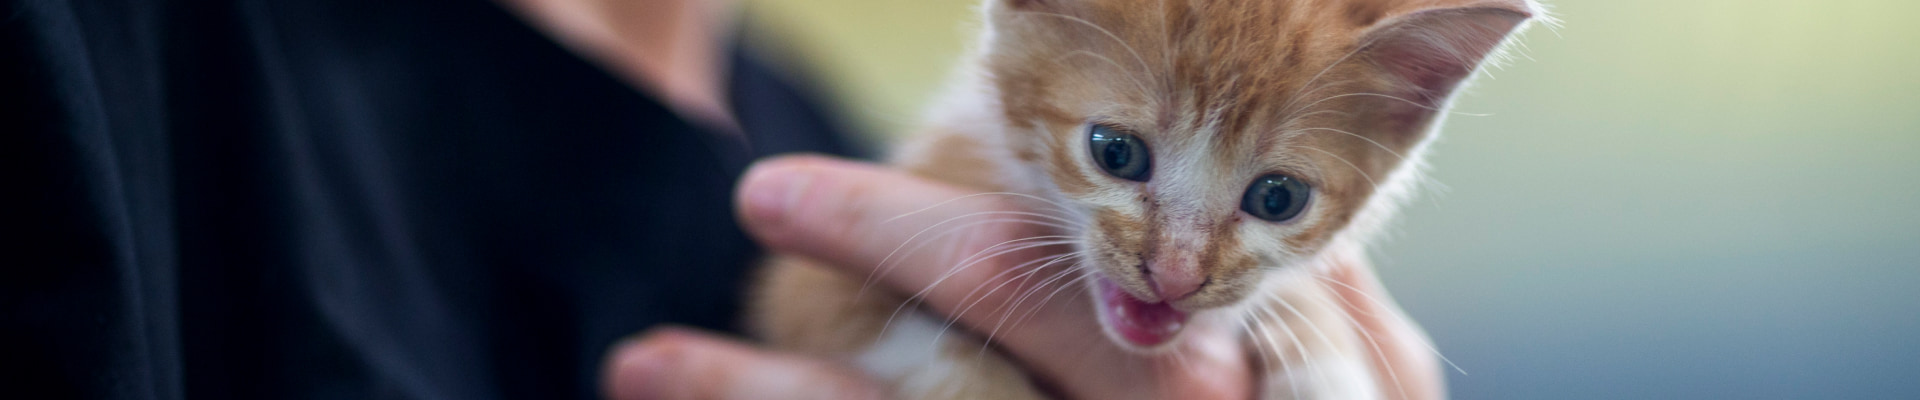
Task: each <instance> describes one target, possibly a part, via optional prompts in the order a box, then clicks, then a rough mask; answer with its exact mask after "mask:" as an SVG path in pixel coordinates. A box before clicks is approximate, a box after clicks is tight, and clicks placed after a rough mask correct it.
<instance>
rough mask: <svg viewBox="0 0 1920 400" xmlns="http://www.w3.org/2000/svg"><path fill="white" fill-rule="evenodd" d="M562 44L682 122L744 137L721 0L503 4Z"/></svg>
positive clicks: (726, 7) (506, 0)
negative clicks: (730, 80) (731, 86)
mask: <svg viewBox="0 0 1920 400" xmlns="http://www.w3.org/2000/svg"><path fill="white" fill-rule="evenodd" d="M501 1H502V2H503V4H504V5H506V6H507V7H508V8H509V9H512V10H514V11H516V12H518V13H519V14H520V16H521V17H522V18H525V19H527V20H528V22H529V23H530V24H532V25H533V26H534V27H536V28H538V29H540V30H541V31H543V32H545V33H546V34H547V35H548V36H551V37H553V39H554V40H555V41H557V42H560V43H561V44H562V45H564V46H566V47H567V48H568V49H570V50H573V51H574V52H575V53H578V54H580V55H581V56H582V57H584V58H586V59H588V60H591V61H593V62H595V63H598V64H599V65H600V66H601V67H602V68H605V69H607V70H608V71H612V72H613V73H614V74H615V75H617V76H619V77H620V78H621V79H624V80H626V81H627V83H628V84H631V85H634V86H635V87H637V88H639V89H640V90H642V91H645V92H647V93H648V94H649V95H652V96H653V97H654V98H655V99H659V100H660V101H661V102H662V103H664V104H666V105H667V106H668V107H670V108H672V109H673V110H674V111H675V112H676V113H678V114H679V115H680V116H681V117H682V118H685V119H687V120H690V121H693V122H694V123H697V124H701V125H705V126H707V127H709V128H714V129H718V130H722V131H725V132H736V131H737V130H738V126H737V123H736V122H735V121H734V118H733V113H732V110H731V108H730V107H728V105H727V98H726V86H725V78H726V76H727V71H726V66H727V63H726V57H727V53H726V48H727V47H726V45H725V43H726V40H727V39H728V37H727V32H729V30H728V29H729V28H730V27H731V26H732V21H731V20H730V18H731V17H732V15H733V14H734V13H733V9H732V8H731V5H730V4H728V2H726V1H719V0H638V1H636V0H501Z"/></svg>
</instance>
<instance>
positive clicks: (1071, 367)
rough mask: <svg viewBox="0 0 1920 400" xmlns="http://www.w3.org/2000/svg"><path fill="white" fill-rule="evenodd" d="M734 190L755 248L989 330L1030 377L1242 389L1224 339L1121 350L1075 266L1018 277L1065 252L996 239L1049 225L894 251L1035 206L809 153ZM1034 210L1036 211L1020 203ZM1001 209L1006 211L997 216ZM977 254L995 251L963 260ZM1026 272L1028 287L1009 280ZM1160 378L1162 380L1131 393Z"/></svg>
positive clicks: (1124, 390)
mask: <svg viewBox="0 0 1920 400" xmlns="http://www.w3.org/2000/svg"><path fill="white" fill-rule="evenodd" d="M737 195H738V202H739V204H740V207H741V210H740V213H741V221H742V224H743V225H744V226H745V227H746V228H747V230H748V231H749V232H750V233H752V234H753V235H754V236H755V237H756V238H757V239H759V240H760V241H761V243H762V244H765V245H766V246H768V247H769V248H771V249H773V250H774V251H778V252H784V253H790V254H797V255H802V256H806V257H808V258H812V259H815V260H820V261H824V262H825V263H824V264H826V265H829V266H832V267H835V268H839V269H840V270H842V271H843V272H845V273H847V274H849V275H851V276H856V277H870V276H872V277H877V279H878V280H879V282H880V283H882V284H884V285H886V286H887V287H890V288H892V289H893V290H896V291H899V292H903V293H907V294H918V295H921V297H922V298H923V299H924V300H925V303H926V305H927V306H928V307H929V308H930V309H932V310H933V311H935V312H938V313H941V314H943V315H945V316H947V317H948V318H951V319H955V320H958V321H960V322H961V323H963V324H965V325H966V326H968V327H970V328H972V329H973V330H974V331H976V332H981V333H986V334H988V335H991V336H992V339H993V341H994V342H996V343H999V344H1001V345H1002V347H1003V348H1005V349H1007V350H1008V351H1009V352H1010V353H1012V354H1013V355H1014V356H1015V357H1017V358H1020V359H1022V360H1023V361H1025V362H1026V363H1027V364H1028V366H1029V367H1031V368H1032V372H1035V373H1038V374H1039V375H1041V376H1042V377H1043V378H1046V379H1049V380H1054V381H1056V382H1058V383H1059V384H1060V386H1062V388H1063V389H1064V390H1065V391H1067V392H1069V394H1070V395H1073V396H1072V397H1082V398H1132V397H1141V396H1142V395H1143V393H1157V392H1168V393H1192V392H1190V391H1187V389H1188V388H1180V387H1184V386H1206V387H1207V388H1202V389H1218V390H1224V391H1227V392H1233V391H1235V390H1241V391H1244V390H1245V389H1244V387H1243V385H1237V384H1235V383H1236V382H1237V383H1242V384H1243V383H1244V382H1246V376H1245V371H1244V370H1245V360H1244V359H1242V358H1240V353H1239V352H1237V351H1232V350H1231V349H1232V348H1235V346H1234V345H1231V344H1229V345H1224V346H1212V347H1213V348H1216V349H1219V348H1225V349H1229V350H1227V351H1212V352H1190V353H1188V354H1186V355H1184V356H1183V359H1181V360H1178V361H1175V360H1173V358H1174V357H1172V356H1169V355H1167V354H1165V353H1163V354H1161V355H1156V356H1143V355H1135V354H1130V353H1127V352H1125V351H1123V350H1121V349H1119V348H1118V347H1117V346H1115V345H1113V344H1112V343H1111V342H1109V341H1107V340H1101V339H1098V338H1100V337H1101V336H1102V335H1103V333H1101V332H1100V331H1099V330H1100V328H1099V324H1098V322H1097V321H1095V320H1094V313H1093V312H1092V309H1091V307H1089V305H1088V304H1087V302H1088V299H1087V297H1086V296H1085V295H1084V294H1083V293H1081V292H1079V291H1078V290H1077V288H1075V287H1072V286H1071V285H1078V284H1079V283H1076V282H1071V279H1074V278H1077V275H1072V274H1077V272H1066V273H1064V274H1063V275H1051V276H1040V277H1038V278H1033V275H1023V274H1024V273H1025V272H1027V271H1023V270H1022V269H1023V268H1034V266H1036V265H1041V263H1031V262H1032V261H1034V260H1039V259H1041V257H1046V256H1051V255H1055V254H1057V253H1054V252H1064V251H1066V249H1064V248H1048V247H1034V248H1030V249H1026V250H1024V251H1014V252H1010V253H1005V254H999V253H1000V251H1003V250H1005V249H1010V248H1013V249H1017V248H1019V247H1008V246H1003V245H1002V244H1004V243H1009V242H1010V241H1015V240H1021V239H1025V238H1033V237H1040V236H1047V235H1052V233H1050V232H1052V231H1051V230H1050V229H1053V228H1050V227H1049V226H1048V225H1046V224H1038V223H1029V222H998V223H986V224H979V225H971V226H969V227H968V228H967V230H966V232H965V233H964V234H961V235H958V236H954V237H950V238H944V239H941V240H939V241H937V242H936V244H937V245H938V247H939V248H937V249H933V250H927V251H918V252H911V251H905V252H896V251H895V250H896V249H901V248H903V247H904V246H903V245H907V244H908V242H910V241H916V240H929V239H927V237H926V236H925V235H924V234H923V233H924V232H937V231H940V230H941V229H943V228H940V227H937V225H940V224H942V223H943V222H946V223H950V224H951V222H952V221H956V220H964V219H968V218H978V216H993V215H1016V216H1026V217H1033V215H1032V214H1018V213H1022V212H1027V213H1031V211H1026V210H1027V208H1022V207H1017V206H1018V205H1027V204H1040V203H1038V202H1026V201H1024V200H1019V199H1020V198H1017V197H1009V196H974V195H975V192H973V191H969V190H965V189H961V188H957V187H953V186H948V185H943V184H939V183H935V182H932V181H929V180H925V179H920V178H917V177H914V176H911V175H908V174H905V173H902V172H898V171H895V170H891V169H886V168H882V167H878V166H873V165H869V164H862V163H855V162H848V161H840V160H834V159H829V158H823V157H809V156H801V157H788V158H780V159H772V160H768V161H763V162H761V163H759V164H756V165H755V166H754V167H753V168H752V169H751V170H750V171H749V172H748V173H747V175H746V177H745V178H744V179H743V180H742V182H741V185H740V188H739V192H738V193H737ZM969 196H972V197H969ZM955 199H965V200H966V201H952V200H955ZM1041 207H1045V206H1044V205H1043V206H1040V207H1030V208H1041ZM1009 212H1011V213H1015V214H997V213H1009ZM1033 218H1038V217H1033ZM989 219H993V218H989ZM930 227H931V230H930ZM1063 247H1064V246H1063ZM976 254H987V255H993V254H999V255H998V256H997V257H988V258H973V259H971V260H967V261H965V262H963V260H966V259H968V257H969V256H972V255H976ZM883 261H885V263H883ZM1039 274H1051V273H1050V272H1039ZM1052 276H1059V277H1063V278H1065V280H1058V281H1054V284H1053V286H1057V287H1052V288H1049V287H1044V286H1042V287H1037V288H1036V287H1030V286H1029V285H1032V284H1035V283H1038V282H1039V281H1043V280H1044V279H1046V278H1050V277H1052ZM1028 278H1033V279H1030V281H1032V282H1020V281H1021V280H1029V279H1028ZM981 288H1000V289H992V290H980V289H981ZM1060 289H1066V290H1064V293H1063V292H1062V291H1059V290H1060ZM1050 296H1052V297H1050ZM1043 303H1044V304H1043ZM1009 320H1011V321H1009ZM1090 338H1092V339H1093V340H1089V339H1090ZM1220 339H1224V338H1220ZM1225 341H1228V342H1230V340H1225ZM1167 366H1179V368H1174V367H1167ZM1188 367H1191V368H1188ZM1166 375H1180V376H1171V377H1169V376H1166ZM1222 382H1227V383H1222ZM1162 384H1166V385H1171V386H1165V387H1159V388H1155V389H1153V390H1145V391H1143V390H1136V389H1139V388H1140V387H1141V386H1142V385H1162ZM1229 396H1232V397H1239V396H1233V395H1229Z"/></svg>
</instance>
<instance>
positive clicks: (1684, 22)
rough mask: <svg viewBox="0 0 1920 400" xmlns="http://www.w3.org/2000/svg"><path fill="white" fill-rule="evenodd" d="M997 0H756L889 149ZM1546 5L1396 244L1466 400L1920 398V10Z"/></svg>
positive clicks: (1437, 154)
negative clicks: (977, 8)
mask: <svg viewBox="0 0 1920 400" xmlns="http://www.w3.org/2000/svg"><path fill="white" fill-rule="evenodd" d="M974 2H975V0H915V1H900V0H752V1H749V2H748V4H749V6H748V10H749V15H750V18H751V19H752V21H753V22H754V23H755V24H756V25H757V26H759V27H760V28H759V29H760V30H759V31H758V33H756V35H760V36H766V38H764V39H767V40H772V41H778V42H781V43H784V44H788V45H791V46H790V47H788V48H787V50H786V51H785V52H786V53H788V54H792V55H795V56H797V57H799V58H801V59H802V61H803V63H804V64H806V65H809V66H811V68H812V69H813V71H811V72H814V73H816V74H817V75H819V76H820V77H822V78H824V79H825V82H824V83H823V84H820V85H819V86H820V87H822V88H824V89H826V90H827V91H829V92H831V93H833V94H834V95H836V96H837V97H838V98H837V100H839V101H840V103H841V104H842V105H844V106H845V109H846V110H848V117H850V118H851V119H853V120H855V121H856V122H858V123H859V124H860V125H861V126H863V127H864V128H866V129H867V130H868V131H869V132H876V134H874V135H873V137H871V138H870V139H871V140H873V141H875V142H877V143H884V142H887V141H890V140H893V139H895V138H896V137H897V135H898V134H900V133H904V132H907V127H909V126H911V125H912V124H913V122H914V119H915V116H916V115H918V110H919V109H920V107H921V106H922V105H923V104H924V103H925V102H926V101H927V99H928V98H929V96H930V95H931V94H932V92H933V90H935V89H936V88H938V87H939V85H940V84H941V82H942V80H943V79H944V76H945V74H946V72H947V69H948V68H949V67H950V66H951V65H952V64H953V63H954V62H955V61H956V60H957V59H958V57H959V55H960V52H961V51H962V50H963V47H964V46H965V45H966V44H967V43H969V42H970V37H971V33H972V31H973V30H974V27H976V26H977V24H976V21H975V20H974V14H973V11H972V7H973V3H974ZM1549 3H1550V5H1551V6H1552V8H1553V10H1554V13H1555V14H1556V15H1557V16H1558V17H1559V18H1560V19H1561V20H1562V21H1563V22H1564V24H1563V26H1562V27H1561V28H1559V29H1554V30H1549V29H1535V30H1533V31H1531V32H1530V33H1528V34H1527V35H1526V36H1525V44H1526V47H1527V50H1526V51H1524V52H1523V53H1521V54H1522V55H1523V56H1524V57H1521V58H1519V59H1516V60H1515V61H1514V62H1512V63H1510V64H1509V65H1508V66H1506V67H1505V68H1503V69H1501V70H1498V71H1494V72H1493V73H1492V75H1491V76H1490V77H1483V78H1482V79H1480V80H1479V81H1478V84H1477V85H1476V86H1474V87H1473V88H1472V89H1471V90H1470V91H1469V92H1466V93H1465V94H1464V95H1463V96H1461V97H1460V98H1459V102H1458V103H1457V107H1456V110H1457V111H1460V112H1464V113H1477V114H1489V115H1488V116H1478V117H1474V116H1456V117H1454V118H1453V119H1452V120H1451V121H1450V123H1449V125H1448V127H1447V129H1446V133H1445V134H1444V135H1443V136H1442V140H1441V142H1439V144H1438V145H1437V146H1435V147H1434V148H1433V154H1432V157H1431V158H1430V160H1431V161H1432V164H1433V166H1434V168H1433V174H1432V176H1433V177H1434V178H1435V179H1436V180H1438V182H1439V183H1440V184H1441V185H1444V187H1443V188H1440V190H1434V191H1429V192H1428V194H1427V196H1425V197H1423V198H1422V199H1421V201H1419V202H1418V203H1416V204H1415V205H1414V206H1412V207H1410V208H1409V209H1408V210H1407V212H1406V213H1405V215H1404V217H1403V218H1402V219H1401V221H1400V225H1399V229H1397V231H1396V234H1395V235H1394V236H1395V237H1394V239H1393V240H1392V241H1390V242H1388V243H1385V244H1384V245H1382V246H1380V251H1379V252H1378V258H1377V261H1378V266H1379V269H1380V273H1381V275H1382V279H1384V280H1385V281H1386V284H1387V286H1388V287H1389V288H1390V289H1391V290H1392V291H1393V293H1394V295H1395V296H1396V297H1397V298H1398V299H1399V301H1400V303H1401V304H1402V305H1403V306H1404V307H1405V308H1406V309H1407V311H1408V312H1409V313H1411V314H1412V315H1413V317H1414V318H1415V319H1417V320H1419V321H1420V322H1421V323H1422V324H1423V325H1425V327H1426V328H1427V329H1428V330H1429V332H1430V333H1431V334H1432V335H1433V338H1434V340H1435V341H1436V342H1437V343H1438V345H1439V347H1440V349H1441V350H1442V351H1443V352H1444V353H1445V354H1446V356H1447V357H1449V358H1450V359H1452V360H1453V361H1454V362H1455V363H1457V364H1459V366H1460V367H1461V368H1462V369H1464V370H1465V371H1466V373H1467V374H1466V375H1462V374H1460V373H1458V372H1449V380H1450V384H1451V389H1452V392H1453V394H1454V396H1455V397H1456V398H1461V399H1652V398H1741V399H1767V398H1803V399H1811V398H1819V399H1916V398H1920V202H1916V201H1915V200H1916V199H1920V23H1916V22H1914V18H1915V16H1920V2H1914V1H1859V0H1842V1H1807V0H1797V1H1783V0H1690V1H1667V0H1555V1H1550V2H1549ZM775 36H777V37H775ZM767 40H761V41H759V42H765V41H767Z"/></svg>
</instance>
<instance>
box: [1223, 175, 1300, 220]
mask: <svg viewBox="0 0 1920 400" xmlns="http://www.w3.org/2000/svg"><path fill="white" fill-rule="evenodd" d="M1309 190H1311V189H1309V188H1308V187H1307V183H1306V182H1301V181H1300V180H1299V179H1294V178H1293V177H1289V176H1286V175H1267V176H1262V177H1260V178H1259V179H1254V180H1253V184H1252V185H1248V186H1247V195H1246V197H1244V198H1242V199H1241V200H1240V209H1241V210H1246V211H1247V213H1248V214H1253V216H1255V217H1260V219H1264V220H1268V221H1273V222H1280V221H1286V220H1290V219H1293V217H1294V216H1296V215H1300V210H1301V209H1305V208H1307V193H1308V191H1309Z"/></svg>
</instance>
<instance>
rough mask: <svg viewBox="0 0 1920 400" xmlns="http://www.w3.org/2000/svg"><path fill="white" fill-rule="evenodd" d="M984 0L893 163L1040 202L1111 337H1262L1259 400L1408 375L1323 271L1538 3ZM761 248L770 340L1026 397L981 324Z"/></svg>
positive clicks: (1381, 393) (1170, 340)
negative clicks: (936, 97) (1396, 368)
mask: <svg viewBox="0 0 1920 400" xmlns="http://www.w3.org/2000/svg"><path fill="white" fill-rule="evenodd" d="M983 8H984V15H985V20H986V25H987V26H986V27H985V29H984V32H983V34H982V37H981V42H980V46H979V47H980V48H979V49H977V50H978V51H977V54H975V55H974V57H972V58H971V59H969V60H968V63H967V64H966V65H965V67H964V68H963V70H962V71H963V74H962V75H961V76H962V79H961V80H960V82H958V84H957V85H955V87H954V90H952V91H950V92H949V93H947V95H946V97H944V98H942V101H939V102H936V103H937V104H938V108H936V109H935V110H934V115H935V118H933V119H932V121H931V122H932V126H931V128H930V129H928V130H927V131H926V132H925V133H924V134H923V135H921V136H919V137H918V138H917V139H916V141H915V142H914V143H913V144H912V145H910V146H908V147H907V150H906V151H904V152H901V153H900V154H898V155H897V157H896V159H897V162H896V164H898V165H899V166H901V167H903V168H906V169H908V170H910V171H913V172H915V173H917V174H920V175H923V176H927V177H931V178H934V179H940V180H943V181H947V182H951V183H954V184H959V185H965V186H969V187H972V188H976V189H979V190H981V191H985V192H1001V193H1014V194H1018V195H1024V196H1033V197H1034V198H1038V199H1043V200H1044V201H1045V202H1047V203H1051V204H1049V205H1048V206H1049V207H1048V208H1046V209H1047V210H1048V212H1049V214H1047V216H1048V218H1040V219H1039V220H1040V221H1042V222H1045V221H1049V220H1050V221H1055V222H1045V223H1049V224H1053V225H1057V226H1058V228H1059V232H1055V234H1057V235H1061V237H1065V238H1068V239H1065V240H1063V241H1065V242H1068V243H1069V246H1070V247H1071V254H1070V255H1069V257H1071V258H1072V259H1074V260H1076V261H1075V262H1064V261H1061V260H1063V259H1064V258H1055V259H1050V261H1049V262H1045V263H1038V262H1036V263H1028V264H1026V266H1029V267H1030V268H1065V269H1066V270H1069V271H1070V274H1071V276H1072V278H1068V279H1066V280H1063V281H1061V282H1065V283H1063V284H1065V285H1072V286H1073V288H1076V289H1084V290H1085V292H1086V293H1087V294H1088V295H1090V296H1092V297H1093V299H1094V301H1093V303H1092V304H1094V305H1095V307H1094V309H1092V310H1087V312H1090V313H1096V314H1097V317H1098V318H1097V319H1098V320H1099V321H1100V323H1101V324H1102V327H1103V328H1104V330H1105V332H1106V333H1107V336H1108V338H1109V339H1110V340H1112V341H1113V342H1114V343H1116V344H1118V345H1119V346H1121V347H1123V348H1128V349H1134V350H1137V351H1141V352H1157V351H1179V346H1178V344H1179V343H1180V341H1181V335H1180V334H1181V333H1182V332H1183V331H1186V330H1190V329H1192V328H1193V327H1195V326H1198V325H1203V324H1222V325H1224V326H1225V327H1226V328H1225V329H1222V331H1231V332H1241V333H1242V334H1244V335H1245V338H1244V340H1245V343H1246V348H1248V349H1251V351H1255V352H1257V354H1254V355H1250V356H1249V357H1248V358H1249V359H1250V360H1255V362H1257V363H1258V366H1259V367H1260V368H1262V370H1261V371H1262V372H1261V375H1260V376H1261V379H1262V382H1261V387H1260V388H1261V391H1260V393H1261V396H1263V397H1266V398H1322V399H1369V398H1383V397H1402V396H1404V393H1401V392H1397V391H1396V390H1395V388H1394V385H1393V384H1388V383H1385V382H1389V381H1393V380H1394V379H1391V378H1390V377H1387V376H1381V375H1380V373H1379V371H1386V373H1392V370H1391V368H1379V366H1377V365H1374V360H1372V359H1371V357H1369V356H1367V355H1368V354H1371V353H1370V352H1369V351H1368V348H1367V346H1370V345H1375V344H1371V343H1370V341H1371V340H1372V339H1371V338H1370V337H1364V336H1361V335H1360V334H1359V333H1358V331H1356V330H1355V328H1354V327H1353V326H1352V324H1353V322H1352V321H1353V319H1351V318H1350V317H1349V316H1348V315H1347V314H1345V311H1344V310H1343V309H1342V308H1341V307H1340V305H1339V301H1341V300H1339V299H1337V298H1336V297H1335V296H1334V295H1333V294H1332V287H1331V286H1329V285H1328V284H1327V282H1328V281H1326V280H1324V278H1323V277H1322V276H1321V275H1318V273H1320V272H1323V271H1324V270H1325V269H1326V268H1328V262H1327V260H1330V259H1333V258H1336V257H1350V258H1352V259H1360V258H1362V257H1364V254H1363V249H1364V246H1365V245H1366V243H1367V241H1368V240H1369V239H1370V236H1371V235H1372V233H1373V232H1374V231H1375V230H1377V228H1379V227H1380V226H1381V225H1382V224H1383V223H1384V222H1385V221H1386V220H1387V219H1388V218H1389V217H1390V216H1391V215H1392V214H1393V213H1394V209H1395V207H1396V206H1397V204H1398V203H1399V202H1400V201H1402V200H1403V199H1404V197H1406V196H1407V195H1408V193H1409V192H1410V191H1411V190H1412V189H1411V186H1413V185H1414V184H1415V183H1416V182H1417V181H1418V180H1419V178H1418V175H1419V168H1420V161H1419V160H1420V157H1421V155H1422V152H1423V150H1424V149H1425V147H1426V145H1427V143H1429V142H1430V141H1431V139H1432V138H1433V136H1434V132H1435V130H1436V129H1437V127H1438V126H1439V125H1440V123H1441V121H1442V120H1444V119H1445V116H1446V112H1445V110H1446V109H1447V106H1448V103H1449V100H1450V98H1451V97H1452V95H1453V93H1454V92H1455V89H1456V88H1457V87H1458V86H1460V84H1461V82H1462V81H1463V80H1465V79H1467V78H1468V77H1470V76H1471V75H1472V74H1473V73H1474V71H1476V70H1477V69H1478V68H1479V66H1480V64H1482V63H1483V62H1484V60H1486V59H1488V58H1489V56H1490V55H1492V54H1494V53H1495V52H1496V51H1497V50H1498V49H1500V48H1501V45H1502V44H1503V43H1504V42H1505V41H1506V39H1507V38H1508V37H1509V36H1510V35H1511V34H1512V33H1513V32H1515V31H1517V30H1519V29H1520V28H1522V26H1523V25H1524V24H1526V23H1527V22H1528V21H1529V20H1530V19H1533V18H1534V17H1535V16H1538V15H1542V10H1541V9H1540V6H1539V5H1538V4H1536V3H1533V2H1532V1H1530V0H1238V1H1224V0H1222V1H1205V0H987V4H986V5H985V7H983ZM1052 218H1057V219H1052ZM1036 223H1041V222H1036ZM1060 264H1071V265H1069V266H1066V267H1061V266H1060ZM768 268H769V270H767V271H766V275H765V280H764V281H763V282H762V286H761V287H759V289H758V290H757V292H756V297H755V299H754V301H753V303H752V307H753V313H752V320H751V321H750V322H751V326H752V328H753V329H754V331H755V333H756V334H757V335H760V336H761V337H762V338H763V339H765V340H766V341H768V342H769V343H771V344H773V345H774V346H776V347H781V348H785V349H788V350H795V351H802V352H808V353H812V354H823V355H834V356H840V357H844V358H845V359H849V360H853V361H856V362H857V363H858V364H859V365H861V366H862V367H864V368H866V369H868V372H869V373H871V374H873V375H874V376H876V377H878V378H880V379H883V380H887V381H889V382H891V383H893V384H894V385H893V386H894V388H895V390H896V393H897V394H899V395H900V396H901V397H903V398H1039V397H1041V394H1040V393H1039V392H1038V391H1037V390H1035V388H1033V387H1031V384H1030V383H1029V382H1028V380H1026V379H1025V378H1024V377H1023V376H1024V375H1023V374H1022V373H1020V372H1019V371H1018V370H1016V369H1015V368H1014V366H1013V364H1012V363H1010V362H1008V360H1006V359H1003V358H1002V357H1003V356H1001V355H998V354H996V353H994V352H992V351H986V352H975V351H972V350H973V349H979V348H981V347H982V344H981V339H980V338H979V337H977V336H974V335H969V334H962V333H955V334H945V335H941V333H942V332H943V331H944V330H945V329H946V328H945V324H944V323H943V322H941V321H940V319H939V318H938V317H936V316H933V315H930V314H925V312H924V311H917V310H916V309H914V308H912V307H910V306H909V307H905V309H906V310H907V312H905V313H903V314H900V315H896V314H895V312H896V311H898V310H901V309H902V308H903V307H902V304H903V301H904V299H902V298H899V297H889V296H882V295H875V294H872V293H866V294H864V295H862V293H861V292H862V279H861V277H847V276H840V275H836V274H833V273H831V272H829V271H827V270H825V269H823V268H820V267H817V266H812V265H808V264H806V263H805V262H803V261H801V260H797V259H790V258H776V259H775V260H773V262H772V263H771V265H769V266H768ZM1069 293H1071V292H1069ZM1382 308H1385V309H1389V310H1397V308H1395V307H1392V306H1390V305H1383V307H1382ZM883 328H885V329H883ZM936 336H937V337H938V339H936ZM933 340H939V341H940V342H939V343H934V342H933ZM901 343H908V344H919V345H906V346H902V345H900V344H901ZM954 349H961V351H954ZM902 360H905V361H902Z"/></svg>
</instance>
